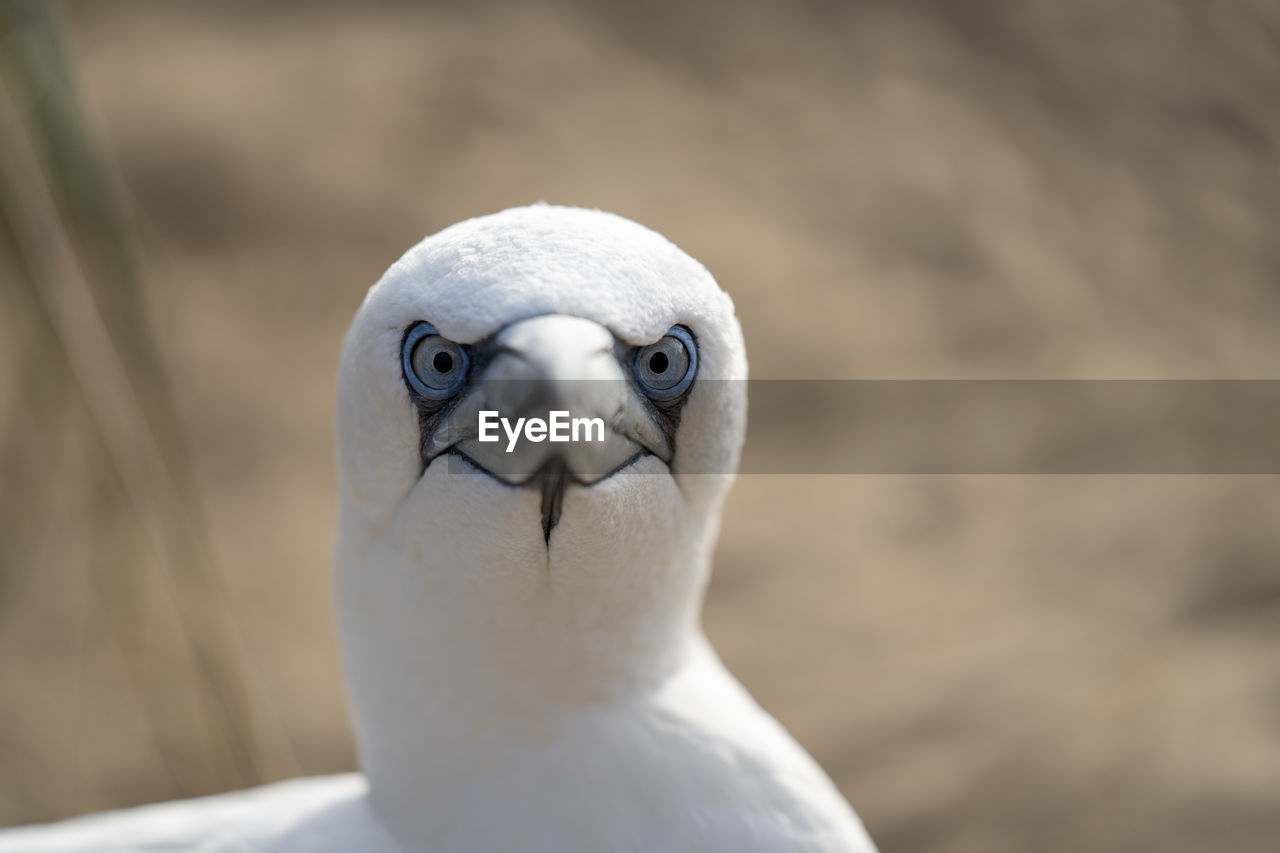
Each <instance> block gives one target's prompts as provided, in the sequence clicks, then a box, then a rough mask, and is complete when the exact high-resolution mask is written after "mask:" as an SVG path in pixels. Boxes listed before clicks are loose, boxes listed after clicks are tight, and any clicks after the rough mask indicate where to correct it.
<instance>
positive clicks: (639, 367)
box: [632, 326, 698, 402]
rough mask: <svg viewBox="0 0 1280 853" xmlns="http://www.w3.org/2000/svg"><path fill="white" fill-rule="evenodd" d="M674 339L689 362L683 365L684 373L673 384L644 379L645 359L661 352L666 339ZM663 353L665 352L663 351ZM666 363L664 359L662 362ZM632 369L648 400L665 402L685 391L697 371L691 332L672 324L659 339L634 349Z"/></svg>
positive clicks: (696, 356) (666, 342)
mask: <svg viewBox="0 0 1280 853" xmlns="http://www.w3.org/2000/svg"><path fill="white" fill-rule="evenodd" d="M669 339H674V340H675V341H677V342H679V343H680V344H681V345H682V347H683V349H684V353H685V355H686V356H687V357H688V360H689V363H688V365H687V366H686V367H685V370H684V374H683V375H682V376H680V378H679V380H678V381H676V382H675V384H673V385H668V386H666V387H662V386H661V385H658V384H655V383H653V382H651V381H646V378H645V377H646V373H649V372H651V371H648V370H646V367H645V361H644V360H645V359H648V358H652V357H653V356H654V355H656V354H658V353H661V352H663V348H665V347H667V346H668V340H669ZM663 354H664V355H665V353H663ZM665 363H667V362H666V361H665V360H664V364H665ZM632 370H633V372H634V373H635V377H636V383H637V384H639V386H640V390H641V391H643V392H644V394H645V396H646V397H648V398H649V399H650V400H656V401H658V402H667V401H669V400H675V399H676V398H678V397H680V396H681V395H683V394H684V393H685V392H687V391H688V390H689V388H690V386H692V385H693V378H694V375H695V374H696V373H697V372H698V346H697V344H696V343H695V342H694V339H693V333H692V332H690V331H689V330H688V329H686V328H685V327H684V326H672V327H671V328H670V329H669V330H668V331H667V333H666V334H665V335H663V336H662V339H661V340H658V341H655V342H654V343H651V344H649V345H648V346H643V347H641V348H640V349H639V350H637V351H636V357H635V360H634V361H633V362H632Z"/></svg>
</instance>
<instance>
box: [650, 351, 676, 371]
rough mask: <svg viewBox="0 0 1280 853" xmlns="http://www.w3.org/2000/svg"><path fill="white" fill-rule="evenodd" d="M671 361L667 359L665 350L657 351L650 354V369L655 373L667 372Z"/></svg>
mask: <svg viewBox="0 0 1280 853" xmlns="http://www.w3.org/2000/svg"><path fill="white" fill-rule="evenodd" d="M670 364H671V362H670V361H669V360H668V359H667V354H666V353H665V352H655V353H654V354H653V355H651V356H649V369H650V370H652V371H653V372H654V373H657V374H663V373H666V372H667V368H668V367H669V366H670Z"/></svg>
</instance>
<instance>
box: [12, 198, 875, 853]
mask: <svg viewBox="0 0 1280 853" xmlns="http://www.w3.org/2000/svg"><path fill="white" fill-rule="evenodd" d="M746 376H747V365H746V357H745V353H744V347H743V341H742V333H741V330H740V328H739V325H738V322H737V319H736V318H735V316H734V311H733V304H732V302H731V301H730V299H729V297H728V295H727V294H725V293H724V292H723V291H722V290H721V289H720V288H719V286H718V285H717V284H716V282H715V280H714V279H713V278H712V277H711V275H710V274H709V273H708V272H707V271H706V269H705V268H703V267H702V265H701V264H699V263H698V262H697V261H695V260H693V259H692V258H691V257H689V256H688V255H686V254H685V253H684V252H682V251H681V250H680V249H678V248H677V247H676V246H674V245H673V244H671V243H670V242H668V241H667V240H666V239H664V238H663V237H661V236H659V235H658V234H656V233H654V232H653V231H650V230H649V229H647V228H644V227H642V226H640V225H637V224H636V223H634V222H631V221H629V220H626V219H623V218H621V217H618V216H614V215H612V214H607V213H602V212H599V211H589V210H582V209H576V208H565V207H553V206H548V205H534V206H531V207H524V208H516V209H512V210H507V211H504V212H502V213H498V214H494V215H492V216H485V217H480V218H477V219H472V220H468V221H466V222H462V223H459V224H457V225H454V226H452V227H450V228H447V229H445V230H444V231H442V232H440V233H438V234H436V235H434V236H432V237H429V238H427V239H425V240H423V241H422V242H421V243H419V244H418V245H417V246H415V247H414V248H413V249H411V250H410V251H409V252H408V253H407V254H405V255H404V257H402V258H401V259H400V260H399V261H397V262H396V263H395V264H394V265H393V266H392V267H391V268H390V269H389V270H388V271H387V272H386V274H385V275H384V276H383V277H382V279H381V280H380V281H379V282H378V283H377V284H376V285H374V287H373V288H371V289H370V291H369V293H368V295H367V297H366V298H365V300H364V304H363V305H362V306H361V308H360V310H359V312H358V313H357V315H356V317H355V320H354V322H353V323H352V325H351V329H350V331H349V332H348V334H347V338H346V343H345V346H344V349H343V354H342V359H341V364H340V367H339V371H338V400H337V444H338V471H339V495H340V514H339V530H338V544H337V553H336V565H337V600H338V611H339V620H340V627H341V634H342V647H343V655H344V664H345V671H346V676H347V680H348V693H349V698H350V703H351V710H352V716H353V719H354V723H355V733H356V738H357V742H358V745H359V756H360V765H361V768H362V773H360V774H346V775H341V776H334V777H316V778H307V779H300V780H294V781H290V782H284V783H279V784H275V785H269V786H265V787H261V788H256V789H253V790H249V791H244V792H238V793H232V794H223V795H219V796H214V797H206V798H201V799H196V800H188V801H178V802H173V803H166V804H161V805H153V806H143V807H140V808H136V809H130V810H124V811H119V812H113V813H108V814H103V815H93V816H88V817H84V818H77V819H73V820H70V821H65V822H62V823H57V824H51V825H48V826H44V827H29V828H23V829H19V830H16V831H9V832H7V833H0V850H3V851H24V853H41V851H77V850H112V851H135V850H136V851H141V850H200V851H230V850H236V851H268V850H270V851H370V853H378V852H379V851H409V850H425V851H503V853H505V852H506V851H522V853H541V852H542V851H545V853H563V851H592V853H594V852H595V851H664V853H665V851H698V852H699V853H702V852H703V851H733V852H734V853H747V851H815V852H816V851H824V853H826V852H827V851H841V853H864V851H874V849H875V848H874V845H873V844H872V842H871V841H870V839H869V838H868V837H867V835H866V833H865V831H864V829H863V827H862V824H861V823H860V822H859V820H858V818H857V816H856V815H855V814H854V812H853V810H852V809H851V808H850V807H849V805H848V803H847V802H846V801H845V800H844V799H843V797H841V795H840V794H839V792H838V791H837V790H836V788H835V786H834V785H833V784H832V782H831V780H830V779H829V778H828V777H827V776H826V774H825V773H823V771H822V770H821V769H820V768H819V767H818V765H817V764H816V763H815V762H814V761H813V759H812V758H810V757H809V755H808V754H806V753H805V752H804V750H803V749H802V748H801V747H800V746H799V745H798V744H797V743H796V742H795V741H794V740H792V738H791V737H790V736H789V735H788V734H787V733H786V731H785V730H784V729H783V728H782V727H781V726H780V725H779V724H778V723H777V722H775V721H774V720H773V718H772V717H770V716H769V715H768V714H766V713H765V712H764V711H763V710H761V709H760V707H759V706H758V705H757V704H756V703H755V702H754V701H753V700H752V699H751V697H750V696H749V695H748V694H747V692H746V691H745V690H744V689H743V688H742V686H741V685H739V684H738V682H737V681H736V680H734V678H733V677H732V676H731V675H730V674H729V673H728V672H727V671H726V670H725V668H724V667H723V666H722V664H721V663H720V661H719V659H718V658H717V657H716V655H715V652H714V651H713V650H712V649H711V646H710V645H709V643H708V642H707V640H706V638H705V636H704V634H703V632H702V628H701V625H700V611H701V605H702V597H703V592H704V589H705V587H706V584H707V580H708V576H709V572H710V558H711V552H712V548H713V545H714V543H715V540H716V537H717V534H718V528H719V518H720V510H721V505H722V503H723V500H724V497H725V493H726V491H727V490H728V488H729V486H730V484H731V481H732V479H733V474H734V471H735V470H736V467H737V462H738V456H739V452H740V450H741V446H742V441H743V437H744V432H745V422H746V391H745V387H744V386H745V381H744V380H745V379H746ZM487 410H496V411H500V412H501V413H502V414H503V415H504V416H508V417H510V419H511V420H512V421H515V420H516V418H517V417H533V416H535V415H538V414H542V413H546V412H549V411H554V410H566V411H571V412H573V413H574V415H575V416H577V415H584V416H588V417H600V418H602V419H603V420H604V421H605V422H606V423H607V426H608V429H607V435H605V436H603V439H604V440H602V441H599V440H597V441H594V442H592V441H586V440H581V441H577V442H567V443H565V442H561V443H552V442H550V441H536V440H532V439H533V437H532V436H530V434H529V433H528V432H525V433H524V434H523V437H522V438H521V439H520V442H519V448H518V449H517V450H516V451H513V452H511V453H508V452H507V442H506V440H505V437H504V439H503V440H502V441H499V442H482V441H479V435H478V427H477V424H478V413H479V412H481V411H487Z"/></svg>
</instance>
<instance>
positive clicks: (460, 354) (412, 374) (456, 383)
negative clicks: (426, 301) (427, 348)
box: [400, 320, 471, 402]
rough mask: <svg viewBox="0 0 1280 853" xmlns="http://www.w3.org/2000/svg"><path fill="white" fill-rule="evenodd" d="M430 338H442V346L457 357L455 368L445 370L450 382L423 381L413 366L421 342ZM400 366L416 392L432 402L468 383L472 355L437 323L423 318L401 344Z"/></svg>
mask: <svg viewBox="0 0 1280 853" xmlns="http://www.w3.org/2000/svg"><path fill="white" fill-rule="evenodd" d="M428 338H439V339H440V343H442V344H444V345H445V346H444V348H443V350H446V351H447V352H448V354H449V355H450V356H451V357H452V358H456V359H457V366H456V371H455V370H453V369H450V371H449V372H448V374H446V376H447V377H448V379H449V381H448V383H447V384H439V385H429V384H427V381H424V379H423V378H422V377H421V376H419V375H418V371H417V370H416V369H415V367H414V353H415V351H416V350H417V349H418V345H419V344H422V342H423V341H425V340H427V339H428ZM438 354H439V353H438ZM438 354H437V355H438ZM400 366H401V368H402V369H403V370H404V378H405V381H406V382H408V383H409V387H410V388H411V389H413V392H414V393H415V394H417V395H418V396H420V397H422V398H423V399H426V400H430V401H432V402H443V401H444V400H448V399H450V398H451V397H453V396H455V395H456V394H457V393H458V392H459V391H461V390H462V386H463V385H465V384H466V382H467V371H468V370H469V369H470V367H471V358H470V356H468V355H467V351H466V349H465V348H464V347H462V346H461V345H460V344H457V343H454V342H453V341H451V340H449V339H448V338H446V337H444V336H443V335H441V334H440V332H439V331H437V330H436V327H435V326H433V325H431V324H430V323H428V322H426V321H425V320H424V321H421V322H418V323H415V324H414V325H413V326H411V327H410V328H409V331H408V332H406V333H405V336H404V343H402V344H401V345H400ZM455 373H456V376H455ZM442 378H443V377H442Z"/></svg>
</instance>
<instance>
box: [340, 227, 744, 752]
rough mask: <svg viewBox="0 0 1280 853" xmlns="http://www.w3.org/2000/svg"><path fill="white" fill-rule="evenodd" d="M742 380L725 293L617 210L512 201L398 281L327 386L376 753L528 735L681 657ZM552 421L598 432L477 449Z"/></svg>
mask: <svg viewBox="0 0 1280 853" xmlns="http://www.w3.org/2000/svg"><path fill="white" fill-rule="evenodd" d="M745 378H746V359H745V356H744V349H743V342H742V333H741V330H740V328H739V326H738V322H737V320H736V319H735V316H734V312H733V305H732V302H731V301H730V299H729V297H728V295H727V294H725V293H724V292H723V291H722V290H721V289H720V288H719V286H718V285H717V284H716V282H715V281H714V279H713V278H712V277H711V275H710V274H709V273H708V272H707V271H706V269H704V268H703V267H702V265H701V264H699V263H698V262H697V261H695V260H693V259H692V258H691V257H689V256H688V255H687V254H685V253H684V252H682V251H681V250H680V249H678V248H677V247H676V246H674V245H673V244H672V243H670V242H669V241H667V240H666V239H665V238H663V237H661V236H660V235H658V234H656V233H654V232H653V231H650V230H649V229H647V228H644V227H642V226H640V225H638V224H636V223H634V222H631V221H629V220H626V219H623V218H621V217H618V216H615V215H612V214H608V213H602V212H599V211H590V210H582V209H576V208H565V207H554V206H548V205H535V206H531V207H524V208H516V209H512V210H507V211H503V212H501V213H497V214H494V215H491V216H485V217H480V218H477V219H472V220H468V221H466V222H462V223H459V224H457V225H454V226H452V227H450V228H447V229H445V230H444V231H441V232H440V233H438V234H435V235H434V236H431V237H428V238H427V239H425V240H423V241H422V242H421V243H419V244H418V245H417V246H415V247H414V248H412V249H411V250H409V252H408V253H407V254H405V255H404V256H403V257H402V258H401V259H400V260H399V261H397V262H396V263H395V264H394V265H392V266H391V268H390V269H389V270H388V271H387V272H386V274H385V275H384V276H383V277H382V279H381V280H380V281H379V282H378V283H377V284H376V285H374V287H373V288H372V289H370V291H369V293H368V295H367V297H366V298H365V300H364V304H363V305H362V306H361V307H360V310H359V312H358V313H357V315H356V317H355V320H354V322H353V323H352V325H351V328H350V331H349V332H348V334H347V338H346V341H345V345H344V348H343V353H342V358H341V364H340V368H339V374H338V402H337V420H336V435H337V444H338V470H339V491H340V521H339V536H338V547H337V560H336V562H337V569H338V609H339V616H340V622H341V627H342V633H343V647H344V654H345V660H346V668H347V674H348V681H349V686H350V692H351V694H352V695H351V700H352V706H353V711H354V716H355V723H356V729H357V735H358V736H359V738H360V740H361V745H362V751H363V752H364V753H365V760H366V762H368V761H369V760H370V755H371V753H372V754H379V753H382V754H385V760H386V761H387V762H392V761H394V758H393V753H394V752H395V745H394V743H390V742H388V743H387V744H386V749H384V750H380V749H379V747H378V741H379V740H380V739H381V740H387V739H388V738H391V737H392V736H391V735H389V734H388V733H389V732H392V731H395V730H396V729H397V728H399V729H404V728H405V727H411V726H412V725H413V720H415V719H416V720H421V719H422V718H423V715H427V716H431V715H434V718H435V719H441V718H445V717H449V716H450V715H455V716H456V715H460V714H461V715H464V716H465V715H468V714H471V715H475V714H479V715H484V714H498V715H514V716H515V717H518V718H519V719H521V720H523V721H525V722H526V723H527V721H529V720H532V719H536V718H537V716H538V714H537V709H539V708H547V707H550V706H554V705H557V704H563V703H574V702H584V701H596V700H607V699H608V698H609V697H610V696H614V695H618V694H621V693H624V692H625V691H627V690H631V689H636V688H637V687H638V686H639V685H643V684H645V683H650V682H652V681H654V680H655V679H660V678H661V677H662V676H663V674H664V673H666V672H669V671H671V669H672V668H673V667H674V666H677V665H678V662H679V659H680V656H681V655H682V654H683V653H684V651H685V649H686V646H687V640H688V639H689V638H690V637H691V636H692V635H694V634H695V633H696V632H697V631H698V627H697V626H698V618H699V611H700V606H701V596H702V590H703V588H704V586H705V583H706V580H707V575H708V566H709V555H710V551H711V548H712V546H713V545H714V539H715V535H716V532H717V528H718V519H719V510H720V504H721V502H722V500H723V497H724V495H725V492H726V490H727V489H728V487H729V484H730V481H731V479H732V476H733V472H734V470H735V469H736V466H737V461H738V456H739V453H740V450H741V445H742V441H743V437H744V431H745V418H746V395H745V388H744V385H745V383H744V382H742V381H741V380H743V379H745ZM556 411H563V412H567V413H568V417H569V418H571V419H577V418H582V419H584V420H585V421H588V422H593V419H598V420H599V421H600V424H599V426H595V425H594V423H592V425H590V426H588V427H587V429H586V430H585V431H584V433H582V434H580V440H577V441H574V440H569V441H563V442H552V441H550V440H542V441H538V440H535V439H534V438H533V437H531V434H530V433H529V432H528V431H527V430H525V431H523V432H521V433H520V434H519V435H518V436H517V437H516V438H515V440H514V442H513V441H512V439H511V436H510V434H509V432H508V431H506V429H504V428H500V427H499V426H497V425H495V419H494V418H493V416H492V415H490V424H491V425H493V426H492V429H491V430H490V435H492V434H493V433H494V432H496V434H497V435H498V440H497V441H482V440H481V437H482V435H481V433H482V431H483V430H482V425H481V413H484V412H490V413H493V412H496V413H497V414H498V416H499V417H501V418H504V419H506V422H507V424H508V425H511V424H514V423H518V422H519V419H521V418H524V419H525V423H528V422H529V421H530V419H534V418H539V419H543V420H546V419H547V417H548V416H549V415H550V414H551V413H552V412H556ZM570 423H571V421H570ZM566 429H569V428H568V427H566ZM586 433H591V436H590V439H591V440H585V434H586ZM473 719H474V717H473Z"/></svg>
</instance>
